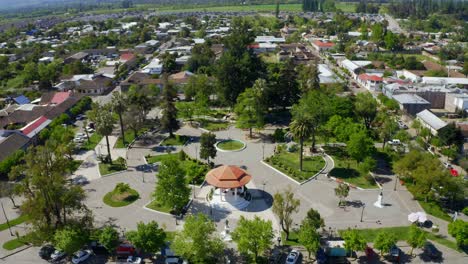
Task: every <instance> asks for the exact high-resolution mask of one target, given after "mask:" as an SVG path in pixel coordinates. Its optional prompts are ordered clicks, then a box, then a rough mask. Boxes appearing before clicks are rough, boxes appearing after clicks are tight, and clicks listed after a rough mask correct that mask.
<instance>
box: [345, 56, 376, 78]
mask: <svg viewBox="0 0 468 264" xmlns="http://www.w3.org/2000/svg"><path fill="white" fill-rule="evenodd" d="M370 64H372V61H351V60H348V59H345V60H342V61H340V62H338V65H339V66H340V67H341V68H343V69H345V70H346V71H348V73H349V74H350V75H351V77H353V79H355V80H356V79H357V77H358V74H360V73H361V72H364V71H365V70H364V67H366V66H367V65H370Z"/></svg>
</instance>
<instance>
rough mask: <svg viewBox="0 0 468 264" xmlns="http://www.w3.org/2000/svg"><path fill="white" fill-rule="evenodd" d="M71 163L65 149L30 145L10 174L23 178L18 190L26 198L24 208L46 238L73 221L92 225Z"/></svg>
mask: <svg viewBox="0 0 468 264" xmlns="http://www.w3.org/2000/svg"><path fill="white" fill-rule="evenodd" d="M71 163H72V161H71V160H69V159H68V158H66V157H65V155H64V153H63V152H62V148H57V147H56V146H51V145H50V143H46V144H45V145H44V146H37V147H35V148H30V149H29V150H28V151H27V153H26V155H25V156H24V160H23V162H22V163H21V164H19V165H18V166H16V167H14V168H13V170H12V172H11V173H10V179H11V180H19V179H20V181H19V182H18V183H17V187H16V188H17V189H16V190H17V191H18V195H21V196H22V197H24V201H23V203H22V205H21V210H22V212H23V213H24V214H27V215H28V216H29V218H30V222H31V224H32V226H33V228H34V230H35V231H37V232H38V233H40V234H41V235H43V236H42V237H41V238H43V239H48V238H50V235H51V234H53V233H54V230H56V229H60V228H62V227H64V226H65V225H67V224H69V223H71V222H72V223H73V222H77V223H81V224H82V226H92V218H91V217H90V215H89V210H87V208H86V206H85V205H84V204H83V200H84V198H85V193H84V191H83V189H82V188H81V187H80V186H78V185H72V184H71V183H70V181H69V175H70V174H69V173H70V168H71V167H72V166H71ZM89 220H91V223H90V221H89Z"/></svg>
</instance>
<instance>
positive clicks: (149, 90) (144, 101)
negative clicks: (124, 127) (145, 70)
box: [127, 85, 160, 124]
mask: <svg viewBox="0 0 468 264" xmlns="http://www.w3.org/2000/svg"><path fill="white" fill-rule="evenodd" d="M159 92H160V90H159V88H158V87H156V85H147V86H143V87H141V88H139V87H138V86H136V85H131V86H130V88H129V90H128V93H127V97H128V102H129V108H133V109H135V110H137V112H136V113H137V115H134V116H133V118H138V119H139V122H140V123H145V119H146V116H147V114H148V112H149V111H150V110H151V108H153V106H155V105H156V103H157V102H158V95H159ZM127 122H128V121H127ZM127 124H128V123H127Z"/></svg>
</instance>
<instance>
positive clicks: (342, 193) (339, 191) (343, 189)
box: [335, 183, 349, 205]
mask: <svg viewBox="0 0 468 264" xmlns="http://www.w3.org/2000/svg"><path fill="white" fill-rule="evenodd" d="M335 195H336V196H338V198H339V199H340V201H339V202H338V205H342V204H343V202H344V199H346V197H348V195H349V186H348V185H347V184H344V183H340V185H338V187H336V188H335Z"/></svg>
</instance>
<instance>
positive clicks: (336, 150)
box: [324, 147, 377, 189]
mask: <svg viewBox="0 0 468 264" xmlns="http://www.w3.org/2000/svg"><path fill="white" fill-rule="evenodd" d="M324 149H325V152H326V153H327V154H328V155H330V156H331V157H332V158H333V161H334V162H335V168H333V169H332V170H331V171H330V173H329V174H330V176H333V177H336V178H338V179H341V180H343V181H345V182H347V183H350V184H352V185H355V186H358V187H361V188H364V189H369V188H375V187H377V184H376V182H375V180H374V178H372V177H371V176H370V175H369V176H368V175H365V174H362V173H361V172H359V170H358V164H357V162H356V161H354V160H352V159H351V158H349V157H348V155H347V153H346V149H345V148H343V147H324Z"/></svg>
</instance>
